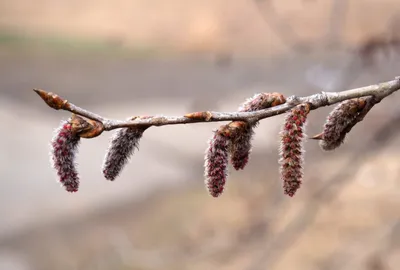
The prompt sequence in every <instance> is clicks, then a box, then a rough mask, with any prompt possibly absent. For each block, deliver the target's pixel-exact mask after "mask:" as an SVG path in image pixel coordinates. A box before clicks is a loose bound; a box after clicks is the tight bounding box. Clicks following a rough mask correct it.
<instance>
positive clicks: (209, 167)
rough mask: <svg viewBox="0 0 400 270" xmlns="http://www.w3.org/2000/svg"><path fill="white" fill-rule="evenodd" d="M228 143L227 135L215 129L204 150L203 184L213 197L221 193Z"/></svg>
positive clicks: (224, 178)
mask: <svg viewBox="0 0 400 270" xmlns="http://www.w3.org/2000/svg"><path fill="white" fill-rule="evenodd" d="M228 144H229V140H228V137H226V136H225V135H224V134H223V133H222V132H221V131H220V130H216V131H214V136H213V137H212V138H211V139H210V140H209V142H208V148H207V150H206V155H205V163H204V167H205V184H206V187H207V189H208V191H209V193H210V195H211V196H213V197H215V198H216V197H219V196H220V195H221V194H222V193H223V191H224V187H225V183H226V178H227V175H228V172H227V166H228Z"/></svg>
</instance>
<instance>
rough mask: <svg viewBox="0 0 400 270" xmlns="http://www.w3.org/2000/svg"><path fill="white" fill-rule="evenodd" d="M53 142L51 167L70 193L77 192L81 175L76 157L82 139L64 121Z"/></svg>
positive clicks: (67, 122)
mask: <svg viewBox="0 0 400 270" xmlns="http://www.w3.org/2000/svg"><path fill="white" fill-rule="evenodd" d="M54 133H55V134H54V136H53V139H52V141H51V159H50V162H51V165H52V167H53V168H54V169H56V171H57V175H58V177H59V182H60V183H61V184H62V185H63V186H64V188H65V190H66V191H68V192H77V191H78V188H79V175H78V172H77V169H76V163H75V156H76V153H77V152H78V145H79V142H80V137H79V136H77V135H76V134H74V133H73V132H72V126H71V124H70V123H69V120H68V121H62V122H61V125H60V126H59V127H58V128H57V129H56V130H55V132H54Z"/></svg>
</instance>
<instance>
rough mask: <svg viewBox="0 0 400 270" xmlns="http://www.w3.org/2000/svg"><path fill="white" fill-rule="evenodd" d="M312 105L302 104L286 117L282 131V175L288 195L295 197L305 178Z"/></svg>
mask: <svg viewBox="0 0 400 270" xmlns="http://www.w3.org/2000/svg"><path fill="white" fill-rule="evenodd" d="M309 110H310V107H309V105H308V104H300V105H297V106H296V107H294V108H293V109H292V110H291V111H290V112H289V113H288V114H287V115H286V117H285V121H284V124H283V126H282V130H281V133H280V136H281V142H280V149H279V150H280V151H279V152H280V153H279V155H280V159H279V164H280V175H281V180H282V181H283V189H284V193H285V194H286V195H289V196H290V197H293V196H294V195H295V193H296V191H297V190H298V189H299V188H300V186H301V183H302V178H303V165H304V152H305V151H304V140H305V126H306V121H307V115H308V113H309Z"/></svg>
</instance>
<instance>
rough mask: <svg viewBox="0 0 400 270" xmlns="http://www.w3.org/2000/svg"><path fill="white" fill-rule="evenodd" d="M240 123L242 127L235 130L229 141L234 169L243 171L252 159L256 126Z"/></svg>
mask: <svg viewBox="0 0 400 270" xmlns="http://www.w3.org/2000/svg"><path fill="white" fill-rule="evenodd" d="M232 123H237V122H232ZM238 123H240V124H241V125H240V126H238V127H236V128H235V129H236V130H235V131H234V132H232V134H231V137H230V140H229V154H230V157H231V158H230V161H231V163H232V166H233V168H235V170H243V169H244V167H245V166H246V165H247V163H248V161H249V158H250V153H251V147H252V145H251V141H252V139H253V135H254V130H253V128H254V127H255V125H251V124H249V123H246V122H238Z"/></svg>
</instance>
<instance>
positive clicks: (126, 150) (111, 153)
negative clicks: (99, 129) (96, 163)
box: [102, 127, 147, 181]
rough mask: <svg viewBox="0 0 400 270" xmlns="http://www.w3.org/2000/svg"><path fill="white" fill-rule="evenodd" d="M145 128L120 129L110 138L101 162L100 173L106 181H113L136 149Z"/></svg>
mask: <svg viewBox="0 0 400 270" xmlns="http://www.w3.org/2000/svg"><path fill="white" fill-rule="evenodd" d="M146 129H147V127H132V128H121V129H119V130H118V131H117V132H116V133H115V134H114V135H113V137H112V138H111V142H110V145H109V148H108V150H107V153H106V156H105V158H104V161H103V167H102V172H103V175H104V177H105V178H106V179H107V180H110V181H114V180H115V179H116V178H117V176H118V175H119V174H120V173H121V171H122V169H123V168H124V167H125V165H126V164H127V163H128V161H129V158H130V157H131V156H132V155H133V153H134V151H135V148H137V149H138V147H139V141H140V139H141V138H142V136H143V133H144V131H145V130H146Z"/></svg>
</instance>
